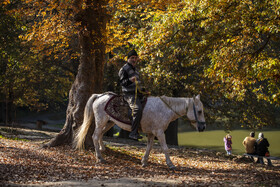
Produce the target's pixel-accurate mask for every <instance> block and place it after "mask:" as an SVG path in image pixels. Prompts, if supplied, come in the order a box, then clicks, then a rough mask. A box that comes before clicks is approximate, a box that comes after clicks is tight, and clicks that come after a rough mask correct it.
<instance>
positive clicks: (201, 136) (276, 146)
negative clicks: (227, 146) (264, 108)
mask: <svg viewBox="0 0 280 187" xmlns="http://www.w3.org/2000/svg"><path fill="white" fill-rule="evenodd" d="M262 132H263V133H264V136H265V138H267V140H268V142H269V144H270V147H269V151H270V155H271V156H278V157H280V130H279V129H277V130H270V131H262ZM249 133H250V131H247V130H234V131H231V132H230V134H231V135H232V143H233V144H232V148H233V150H232V152H233V154H243V153H244V147H243V145H242V142H243V140H244V138H245V137H246V136H248V135H249ZM226 134H227V133H226V132H225V131H223V130H213V131H205V132H201V133H198V132H195V131H192V132H181V133H179V134H178V141H179V145H180V146H188V147H199V148H207V149H214V150H217V151H224V152H225V150H224V141H223V138H224V137H225V135H226ZM258 134H259V131H257V132H256V137H255V138H257V136H258Z"/></svg>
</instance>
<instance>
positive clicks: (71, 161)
mask: <svg viewBox="0 0 280 187" xmlns="http://www.w3.org/2000/svg"><path fill="white" fill-rule="evenodd" d="M111 140H113V141H118V140H116V139H107V142H106V143H107V149H106V151H105V152H104V153H103V156H104V158H105V160H106V163H105V164H97V163H96V159H95V156H94V153H92V152H90V151H85V152H78V151H75V150H73V149H72V148H71V146H68V145H65V146H60V147H54V148H48V149H41V148H40V146H41V145H40V144H39V143H36V142H32V141H31V142H24V141H18V140H9V139H1V140H0V141H1V142H0V182H1V183H3V184H40V183H43V182H53V181H66V180H84V181H87V180H90V179H103V180H108V179H118V178H132V177H133V178H143V179H150V178H158V179H165V180H176V181H178V182H179V183H180V184H181V185H182V186H184V185H217V186H225V185H226V186H227V185H229V184H236V185H242V186H250V185H256V184H262V185H268V186H270V185H280V182H279V176H280V170H279V166H280V163H279V162H277V163H274V165H275V167H272V168H267V167H265V166H261V165H255V164H252V163H236V162H234V161H232V160H231V159H230V158H229V157H226V156H223V154H216V153H215V152H213V151H207V150H204V151H201V150H196V149H187V148H172V149H171V151H170V153H171V154H170V155H171V160H172V161H173V163H174V164H175V165H176V166H177V170H169V169H168V168H167V166H166V164H165V157H164V155H163V154H162V152H161V149H160V148H159V146H155V148H154V149H153V151H152V152H151V154H150V157H149V165H148V166H147V167H144V168H143V167H141V157H142V156H143V155H144V153H145V146H143V144H141V145H140V146H139V145H136V146H129V145H127V144H119V145H115V144H113V143H111V142H110V141H111Z"/></svg>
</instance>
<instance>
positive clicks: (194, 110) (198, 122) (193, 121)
mask: <svg viewBox="0 0 280 187" xmlns="http://www.w3.org/2000/svg"><path fill="white" fill-rule="evenodd" d="M193 112H194V117H195V120H192V121H191V122H192V123H195V122H197V124H198V125H199V126H201V125H205V124H206V122H205V121H204V122H202V121H199V120H198V117H197V114H196V109H195V106H194V102H193Z"/></svg>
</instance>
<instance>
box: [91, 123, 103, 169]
mask: <svg viewBox="0 0 280 187" xmlns="http://www.w3.org/2000/svg"><path fill="white" fill-rule="evenodd" d="M100 138H102V129H100V128H95V130H94V133H93V135H92V139H93V143H94V148H95V155H96V160H97V162H99V163H104V162H105V160H104V158H103V157H102V155H101V152H100V148H99V141H100Z"/></svg>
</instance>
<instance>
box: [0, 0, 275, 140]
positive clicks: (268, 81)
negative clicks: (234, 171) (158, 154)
mask: <svg viewBox="0 0 280 187" xmlns="http://www.w3.org/2000/svg"><path fill="white" fill-rule="evenodd" d="M1 5H2V6H1V24H0V30H1V39H0V42H1V47H0V50H1V56H0V58H1V77H0V78H1V80H2V81H1V83H0V84H1V97H2V99H1V102H2V103H9V101H12V103H13V104H15V105H16V106H23V105H25V106H32V107H33V108H42V107H46V106H47V105H50V104H51V103H59V102H61V101H63V100H65V98H67V97H68V96H69V104H68V109H67V119H66V124H65V126H64V127H65V128H64V129H63V130H62V132H61V136H60V137H61V139H63V140H65V141H66V140H67V141H71V137H72V133H73V132H74V131H75V129H76V128H77V127H79V125H80V124H81V121H82V114H83V108H84V105H85V102H86V101H87V98H88V97H89V96H90V95H91V94H92V93H100V92H102V91H106V90H114V91H116V92H117V91H118V90H119V89H118V83H117V80H116V77H114V76H115V75H116V74H117V71H118V69H119V67H121V66H122V64H123V62H124V61H125V60H126V59H125V54H126V53H127V51H128V50H129V49H131V48H136V49H137V50H138V52H139V54H140V56H141V60H142V61H141V71H142V73H143V74H144V79H145V82H146V86H147V87H148V89H149V90H150V91H152V94H153V95H163V94H165V95H169V96H188V97H191V96H192V95H194V94H197V93H201V96H202V100H203V102H204V104H205V109H206V112H205V114H206V115H207V122H208V123H211V122H214V121H215V120H216V119H227V121H225V122H224V123H223V125H224V126H225V127H226V128H230V127H231V125H233V124H234V123H238V124H239V125H241V126H247V127H249V128H258V127H261V126H264V125H272V124H274V123H275V119H276V117H275V116H276V114H277V110H276V109H277V108H276V107H279V103H280V102H279V98H280V95H279V85H280V84H279V78H280V74H279V54H280V53H279V46H280V45H279V41H280V40H279V37H280V36H279V25H280V24H279V22H280V19H279V7H280V6H279V1H277V0H272V1H269V2H266V1H262V0H256V1H255V0H241V1H228V0H219V1H210V0H209V1H179V0H168V1H157V2H155V1H152V2H150V1H146V0H141V1H134V0H130V1H122V0H119V1H109V0H108V1H90V0H87V1H83V0H72V1H37V0H26V1H16V0H15V1H7V0H5V1H3V2H2V4H1ZM7 28H8V29H7ZM9 29H10V30H9ZM7 36H8V37H7ZM106 54H107V55H106ZM106 56H107V57H108V58H107V59H106V58H105V57H106ZM106 62H107V64H106V66H105V71H103V68H104V64H105V63H106ZM78 66H79V67H78ZM2 67H3V68H2ZM109 69H110V70H111V71H108V70H109ZM112 71H113V72H112ZM104 72H105V82H104V83H105V86H104V83H103V79H104ZM112 75H114V76H112ZM74 79H75V82H74V84H72V82H73V81H74ZM108 83H110V84H108ZM71 84H72V88H71V91H70V92H69V93H68V90H69V89H70V87H71ZM11 98H12V99H11ZM6 106H7V107H6V108H7V109H8V108H9V107H8V105H6ZM55 142H60V141H58V140H57V141H53V144H52V143H51V144H49V145H56V143H55Z"/></svg>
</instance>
